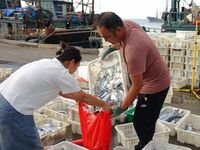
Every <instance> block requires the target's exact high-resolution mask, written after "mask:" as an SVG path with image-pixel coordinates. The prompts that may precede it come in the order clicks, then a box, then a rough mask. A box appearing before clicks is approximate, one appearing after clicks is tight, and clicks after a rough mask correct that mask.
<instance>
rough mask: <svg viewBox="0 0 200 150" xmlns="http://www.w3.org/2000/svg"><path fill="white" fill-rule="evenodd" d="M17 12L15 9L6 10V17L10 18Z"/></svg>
mask: <svg viewBox="0 0 200 150" xmlns="http://www.w3.org/2000/svg"><path fill="white" fill-rule="evenodd" d="M14 12H15V9H4V14H3V15H4V16H6V17H9V16H11V15H12V14H13V13H14Z"/></svg>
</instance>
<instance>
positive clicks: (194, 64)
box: [191, 20, 199, 91]
mask: <svg viewBox="0 0 200 150" xmlns="http://www.w3.org/2000/svg"><path fill="white" fill-rule="evenodd" d="M195 23H196V26H195V36H194V62H193V68H192V85H191V90H192V91H194V80H195V68H196V51H197V35H198V23H199V21H198V20H196V22H195Z"/></svg>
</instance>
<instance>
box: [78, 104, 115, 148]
mask: <svg viewBox="0 0 200 150" xmlns="http://www.w3.org/2000/svg"><path fill="white" fill-rule="evenodd" d="M79 116H80V124H81V131H82V140H83V146H84V147H86V148H88V149H90V150H110V143H111V128H112V125H111V113H110V112H103V111H102V112H99V113H96V114H94V113H91V112H88V111H87V105H85V104H84V103H82V102H79Z"/></svg>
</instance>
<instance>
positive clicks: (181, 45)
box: [170, 38, 186, 55]
mask: <svg viewBox="0 0 200 150" xmlns="http://www.w3.org/2000/svg"><path fill="white" fill-rule="evenodd" d="M170 47H171V49H174V50H180V51H182V50H183V49H185V48H186V45H185V40H180V39H176V38H174V39H173V40H171V42H170ZM178 55H180V54H178Z"/></svg>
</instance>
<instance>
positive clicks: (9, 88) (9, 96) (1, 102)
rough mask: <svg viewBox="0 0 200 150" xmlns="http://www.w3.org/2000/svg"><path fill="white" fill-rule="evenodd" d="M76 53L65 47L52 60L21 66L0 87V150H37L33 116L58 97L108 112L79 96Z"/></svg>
mask: <svg viewBox="0 0 200 150" xmlns="http://www.w3.org/2000/svg"><path fill="white" fill-rule="evenodd" d="M80 61H81V55H80V51H79V50H78V49H76V48H74V47H66V48H65V49H61V50H59V51H58V52H57V57H56V58H54V59H41V60H38V61H34V62H31V63H29V64H26V65H24V66H22V67H21V68H20V69H18V70H17V71H16V72H14V73H13V74H12V75H11V76H10V77H9V78H7V79H6V80H5V81H4V82H3V83H2V84H0V149H1V150H13V149H15V150H41V149H43V146H42V144H41V141H40V138H39V134H38V132H37V129H36V127H35V123H34V120H33V112H34V110H35V109H38V108H40V107H41V106H43V105H44V104H46V103H48V102H49V101H51V100H53V99H54V98H56V97H57V96H58V95H61V96H64V97H66V98H71V99H74V100H76V101H83V102H85V103H87V104H89V105H93V106H99V107H102V110H104V111H110V110H111V108H110V105H109V104H108V103H106V102H104V101H102V100H99V99H97V98H95V97H94V96H92V95H90V94H87V93H85V92H83V91H82V90H81V89H80V87H79V86H78V85H77V83H76V81H75V79H74V77H73V76H72V73H74V72H75V71H76V70H77V68H78V66H79V64H80Z"/></svg>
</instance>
